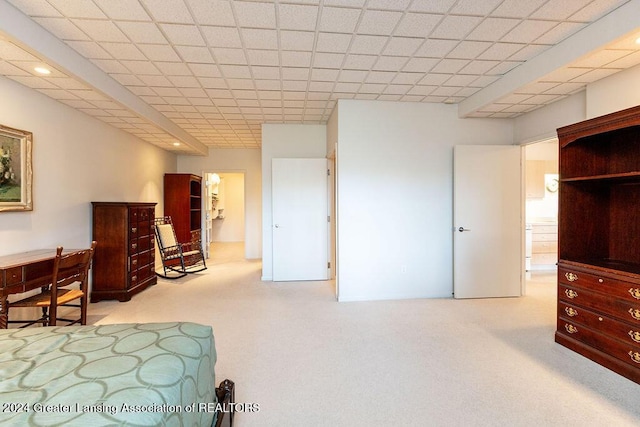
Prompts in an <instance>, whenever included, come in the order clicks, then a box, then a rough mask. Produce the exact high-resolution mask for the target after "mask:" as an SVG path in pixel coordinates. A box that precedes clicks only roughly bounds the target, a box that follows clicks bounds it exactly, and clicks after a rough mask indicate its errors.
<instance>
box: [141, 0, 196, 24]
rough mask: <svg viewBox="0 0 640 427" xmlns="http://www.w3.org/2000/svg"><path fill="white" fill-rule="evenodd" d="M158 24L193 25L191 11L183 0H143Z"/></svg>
mask: <svg viewBox="0 0 640 427" xmlns="http://www.w3.org/2000/svg"><path fill="white" fill-rule="evenodd" d="M142 2H143V3H144V5H145V6H146V8H147V10H148V11H149V12H150V13H151V16H152V17H153V19H154V20H155V21H157V22H171V23H177V24H193V23H194V22H193V18H192V16H191V13H190V12H189V9H187V6H186V5H185V4H184V2H183V1H182V0H142Z"/></svg>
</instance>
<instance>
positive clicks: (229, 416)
mask: <svg viewBox="0 0 640 427" xmlns="http://www.w3.org/2000/svg"><path fill="white" fill-rule="evenodd" d="M235 386H236V385H235V384H234V382H233V381H231V380H224V381H222V382H221V383H220V385H219V386H218V387H216V396H217V397H218V403H220V404H222V407H223V408H225V410H222V411H216V416H217V418H216V425H215V427H233V406H231V405H229V404H230V403H235V401H236V396H235V394H236V391H235ZM226 408H229V410H228V411H227V410H226Z"/></svg>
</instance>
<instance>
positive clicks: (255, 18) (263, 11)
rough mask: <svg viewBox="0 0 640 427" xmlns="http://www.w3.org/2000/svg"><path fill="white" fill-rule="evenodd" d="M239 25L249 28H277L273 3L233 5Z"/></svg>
mask: <svg viewBox="0 0 640 427" xmlns="http://www.w3.org/2000/svg"><path fill="white" fill-rule="evenodd" d="M233 7H234V9H235V12H236V18H237V20H238V25H240V26H241V27H249V28H275V27H276V9H275V5H274V4H273V3H253V2H239V1H236V2H234V3H233Z"/></svg>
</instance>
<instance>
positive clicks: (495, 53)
mask: <svg viewBox="0 0 640 427" xmlns="http://www.w3.org/2000/svg"><path fill="white" fill-rule="evenodd" d="M523 47H524V45H522V44H517V43H496V44H494V45H492V46H491V47H490V48H489V49H487V50H485V51H484V52H483V53H482V54H481V55H480V56H479V57H478V58H479V59H488V60H497V61H503V60H505V59H507V58H509V57H510V56H511V55H513V54H514V53H516V52H517V51H519V50H520V49H522V48H523Z"/></svg>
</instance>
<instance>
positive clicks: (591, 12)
mask: <svg viewBox="0 0 640 427" xmlns="http://www.w3.org/2000/svg"><path fill="white" fill-rule="evenodd" d="M627 1H628V0H596V1H592V2H591V3H589V4H587V5H585V6H583V7H581V8H579V9H578V10H577V11H576V12H575V13H574V14H573V15H571V17H570V20H572V21H582V22H587V21H593V20H596V19H598V18H600V17H602V16H603V15H605V14H607V13H609V12H610V11H612V10H613V9H616V8H618V7H619V6H621V5H623V4H624V3H626V2H627Z"/></svg>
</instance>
